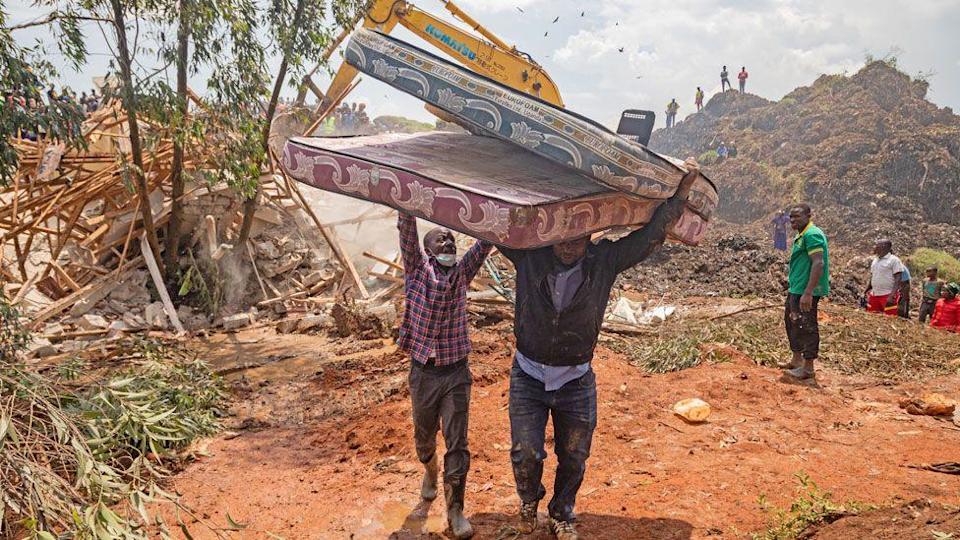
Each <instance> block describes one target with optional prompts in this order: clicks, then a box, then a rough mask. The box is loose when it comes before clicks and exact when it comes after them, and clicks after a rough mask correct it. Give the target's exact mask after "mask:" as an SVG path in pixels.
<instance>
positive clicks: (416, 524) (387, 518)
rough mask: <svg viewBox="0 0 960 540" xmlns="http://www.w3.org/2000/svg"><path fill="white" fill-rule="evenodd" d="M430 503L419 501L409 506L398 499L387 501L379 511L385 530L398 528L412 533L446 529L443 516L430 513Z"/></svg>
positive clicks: (436, 531)
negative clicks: (415, 504)
mask: <svg viewBox="0 0 960 540" xmlns="http://www.w3.org/2000/svg"><path fill="white" fill-rule="evenodd" d="M430 508H431V503H430V502H428V501H420V503H419V504H417V506H414V507H411V506H410V505H408V504H404V503H402V502H399V501H387V502H385V503H384V505H383V510H382V511H381V519H380V521H381V523H382V524H383V528H384V530H385V531H387V532H394V531H399V530H401V529H402V530H405V531H409V532H411V533H413V534H426V533H431V532H432V533H438V534H439V533H442V532H443V531H444V529H446V523H445V522H444V519H443V516H442V515H439V514H436V513H434V514H431V513H430Z"/></svg>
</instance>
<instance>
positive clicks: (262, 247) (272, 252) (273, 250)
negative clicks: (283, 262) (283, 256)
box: [255, 241, 280, 260]
mask: <svg viewBox="0 0 960 540" xmlns="http://www.w3.org/2000/svg"><path fill="white" fill-rule="evenodd" d="M255 249H256V252H257V257H260V258H262V259H271V260H273V259H276V258H278V257H280V248H278V247H277V246H276V245H275V244H274V243H273V242H270V241H265V242H259V243H258V244H257V245H256V248H255Z"/></svg>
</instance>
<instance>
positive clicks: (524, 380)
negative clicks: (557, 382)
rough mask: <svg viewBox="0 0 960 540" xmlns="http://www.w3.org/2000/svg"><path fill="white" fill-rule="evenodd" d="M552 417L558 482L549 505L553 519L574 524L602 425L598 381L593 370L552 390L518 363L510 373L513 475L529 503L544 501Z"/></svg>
mask: <svg viewBox="0 0 960 540" xmlns="http://www.w3.org/2000/svg"><path fill="white" fill-rule="evenodd" d="M548 414H550V415H552V416H553V432H554V440H555V444H554V449H555V451H556V454H557V462H558V465H557V478H556V481H555V482H554V483H553V498H552V499H551V500H550V504H549V505H548V506H547V510H548V511H549V513H550V517H552V518H554V519H557V520H561V521H574V520H575V519H576V514H574V512H573V507H574V505H575V504H576V500H577V491H579V490H580V484H581V483H582V482H583V474H584V472H586V470H587V458H588V457H590V443H591V442H592V440H593V430H594V428H596V427H597V379H596V375H594V373H593V369H591V370H590V371H588V372H587V373H586V374H584V375H583V376H582V377H580V378H579V379H574V380H572V381H570V382H568V383H567V384H565V385H563V386H562V387H561V388H559V389H557V390H554V391H552V392H547V391H546V390H544V387H543V383H542V382H540V381H538V380H536V379H534V378H533V377H531V376H529V375H527V374H526V373H524V371H523V370H522V369H520V366H518V365H517V363H516V361H514V363H513V369H512V370H511V371H510V435H511V439H512V447H511V448H510V460H511V461H512V462H513V477H514V479H515V480H516V482H517V495H519V496H520V500H521V501H523V502H525V503H530V502H534V501H539V500H540V499H542V498H543V497H544V496H545V495H546V494H547V491H546V489H545V488H544V487H543V483H542V482H541V478H542V477H543V460H544V459H546V458H547V453H546V451H545V450H544V439H545V434H546V429H547V415H548Z"/></svg>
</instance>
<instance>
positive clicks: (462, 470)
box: [397, 212, 493, 538]
mask: <svg viewBox="0 0 960 540" xmlns="http://www.w3.org/2000/svg"><path fill="white" fill-rule="evenodd" d="M397 227H398V228H399V229H400V251H401V253H402V254H403V274H404V277H403V280H404V299H405V304H404V310H403V321H402V323H401V324H400V338H399V339H398V340H397V345H398V346H399V347H400V349H401V350H403V351H404V352H406V353H407V354H409V355H410V376H409V383H410V401H411V402H412V404H413V430H414V443H415V445H416V447H417V457H418V458H419V459H420V462H421V463H423V466H424V475H423V484H422V485H421V488H420V496H421V497H422V498H423V499H425V500H428V501H432V500H433V499H435V498H436V497H437V475H438V471H437V454H436V450H437V431H438V429H439V428H440V427H441V426H442V427H443V440H444V443H445V444H446V448H447V451H446V453H445V454H444V455H443V496H444V499H445V500H446V503H447V522H448V523H449V525H450V530H451V531H452V532H453V534H454V537H456V538H470V537H471V536H473V527H472V526H471V525H470V522H469V521H467V518H466V517H464V515H463V499H464V492H465V488H466V480H467V472H468V471H469V470H470V451H469V449H468V448H467V420H468V417H469V408H470V387H471V385H472V382H473V378H472V376H471V375H470V368H469V367H468V366H467V355H468V354H469V353H470V337H469V335H468V333H467V287H469V286H470V282H471V281H472V280H473V277H474V276H475V275H476V274H477V271H479V270H480V266H481V265H482V264H483V260H484V259H485V258H486V257H487V254H489V253H490V250H491V249H492V248H493V245H492V244H489V243H487V242H483V241H477V243H476V244H474V245H473V247H472V248H470V250H469V251H467V253H466V254H465V255H464V256H463V258H462V259H460V261H457V245H456V243H455V242H454V238H453V233H452V232H450V230H449V229H445V228H442V227H436V228H434V229H431V230H430V231H428V232H427V234H426V235H425V236H424V237H423V249H421V248H420V243H419V241H418V239H417V222H416V219H415V218H414V217H413V216H411V215H408V214H405V213H403V212H400V219H399V221H398V224H397Z"/></svg>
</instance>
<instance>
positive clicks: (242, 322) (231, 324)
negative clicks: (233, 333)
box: [223, 313, 256, 331]
mask: <svg viewBox="0 0 960 540" xmlns="http://www.w3.org/2000/svg"><path fill="white" fill-rule="evenodd" d="M255 320H256V315H255V314H254V313H237V314H236V315H229V316H227V317H224V318H223V329H224V330H228V331H229V330H237V329H240V328H243V327H244V326H250V325H251V324H253V322H254V321H255Z"/></svg>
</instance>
